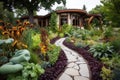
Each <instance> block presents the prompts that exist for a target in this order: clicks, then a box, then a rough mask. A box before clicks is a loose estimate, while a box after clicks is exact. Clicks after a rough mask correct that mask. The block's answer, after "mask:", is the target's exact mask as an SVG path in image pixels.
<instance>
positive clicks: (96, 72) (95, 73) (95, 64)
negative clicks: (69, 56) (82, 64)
mask: <svg viewBox="0 0 120 80" xmlns="http://www.w3.org/2000/svg"><path fill="white" fill-rule="evenodd" d="M63 44H64V45H65V46H67V47H68V48H70V49H72V50H75V51H76V52H78V53H79V54H80V55H82V56H83V57H84V59H86V60H87V62H88V65H89V68H90V71H91V77H92V79H91V80H102V78H101V77H100V72H101V68H102V66H103V64H102V63H101V62H99V61H97V60H96V59H95V58H94V57H93V56H92V54H91V53H90V52H88V51H87V50H88V48H89V47H86V48H78V47H75V46H74V44H73V43H71V42H66V41H64V42H63Z"/></svg>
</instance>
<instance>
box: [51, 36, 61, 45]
mask: <svg viewBox="0 0 120 80" xmlns="http://www.w3.org/2000/svg"><path fill="white" fill-rule="evenodd" d="M58 39H60V37H59V36H57V37H55V38H53V39H51V40H50V43H51V44H54V43H55V42H56V41H57V40H58Z"/></svg>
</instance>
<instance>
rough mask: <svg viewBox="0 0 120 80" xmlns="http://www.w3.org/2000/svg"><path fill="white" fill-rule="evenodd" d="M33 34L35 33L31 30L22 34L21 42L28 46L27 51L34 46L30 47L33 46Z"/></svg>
mask: <svg viewBox="0 0 120 80" xmlns="http://www.w3.org/2000/svg"><path fill="white" fill-rule="evenodd" d="M34 33H35V32H34V30H33V29H27V30H25V31H24V32H23V34H22V39H21V40H22V41H23V43H25V44H26V45H27V46H28V49H31V48H32V47H34V46H32V45H33V39H32V37H33V34H34Z"/></svg>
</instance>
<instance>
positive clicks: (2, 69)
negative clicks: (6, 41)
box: [0, 62, 23, 74]
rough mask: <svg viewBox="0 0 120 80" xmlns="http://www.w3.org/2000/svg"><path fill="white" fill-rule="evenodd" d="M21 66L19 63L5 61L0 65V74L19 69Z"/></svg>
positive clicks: (14, 71)
mask: <svg viewBox="0 0 120 80" xmlns="http://www.w3.org/2000/svg"><path fill="white" fill-rule="evenodd" d="M22 69H23V66H22V65H21V64H13V63H12V62H9V63H6V64H4V65H2V66H1V67H0V74H11V73H16V72H18V71H21V70H22Z"/></svg>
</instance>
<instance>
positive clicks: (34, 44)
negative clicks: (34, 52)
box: [32, 33, 40, 49]
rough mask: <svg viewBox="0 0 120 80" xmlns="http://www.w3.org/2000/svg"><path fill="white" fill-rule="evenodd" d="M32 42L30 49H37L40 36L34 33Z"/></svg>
mask: <svg viewBox="0 0 120 80" xmlns="http://www.w3.org/2000/svg"><path fill="white" fill-rule="evenodd" d="M32 41H33V44H32V49H36V48H38V47H39V44H40V34H38V33H34V34H33V35H32Z"/></svg>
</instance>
